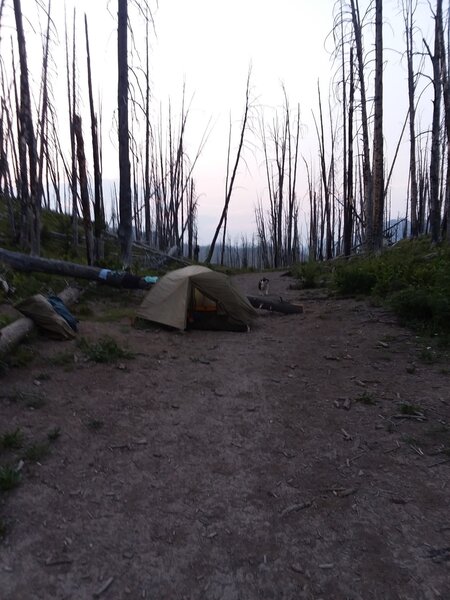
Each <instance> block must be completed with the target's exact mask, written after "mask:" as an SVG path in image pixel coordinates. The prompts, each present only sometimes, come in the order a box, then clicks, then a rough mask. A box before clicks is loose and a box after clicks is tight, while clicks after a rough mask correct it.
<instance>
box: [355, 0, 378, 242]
mask: <svg viewBox="0 0 450 600" xmlns="http://www.w3.org/2000/svg"><path fill="white" fill-rule="evenodd" d="M350 9H351V20H352V28H353V37H354V45H355V48H356V63H357V72H358V83H359V93H360V100H361V127H362V143H363V158H362V162H363V165H362V175H363V190H364V197H363V206H364V213H365V217H366V218H365V237H366V240H367V243H368V244H369V245H370V241H369V240H371V239H372V237H373V199H372V170H371V165H370V147H369V119H368V114H367V92H366V77H365V61H364V48H363V37H362V28H363V24H362V21H361V18H360V12H359V3H358V0H350Z"/></svg>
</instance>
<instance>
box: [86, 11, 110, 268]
mask: <svg viewBox="0 0 450 600" xmlns="http://www.w3.org/2000/svg"><path fill="white" fill-rule="evenodd" d="M84 29H85V34H86V61H87V74H88V91H89V109H90V113H91V136H92V154H93V163H94V262H95V263H98V261H99V260H103V258H104V249H103V239H102V238H103V230H104V227H105V224H104V222H103V215H104V209H103V192H102V173H101V168H100V152H99V144H98V124H97V115H96V114H95V108H94V97H93V93H92V74H91V54H90V51H89V33H88V23H87V17H86V15H84Z"/></svg>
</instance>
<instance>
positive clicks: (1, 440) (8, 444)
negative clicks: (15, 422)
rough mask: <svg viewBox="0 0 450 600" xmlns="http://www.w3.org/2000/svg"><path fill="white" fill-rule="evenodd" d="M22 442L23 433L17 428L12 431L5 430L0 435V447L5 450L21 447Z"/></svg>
mask: <svg viewBox="0 0 450 600" xmlns="http://www.w3.org/2000/svg"><path fill="white" fill-rule="evenodd" d="M22 443H23V433H22V431H21V430H20V429H19V427H18V428H17V429H15V430H14V431H6V432H5V433H3V434H2V435H0V448H3V449H5V450H11V449H17V448H21V447H22Z"/></svg>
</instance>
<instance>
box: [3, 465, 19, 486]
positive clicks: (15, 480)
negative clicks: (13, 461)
mask: <svg viewBox="0 0 450 600" xmlns="http://www.w3.org/2000/svg"><path fill="white" fill-rule="evenodd" d="M19 483H20V473H19V472H18V471H16V469H14V468H13V467H10V466H8V467H0V491H1V492H9V491H10V490H13V489H14V488H15V487H17V486H18V485H19Z"/></svg>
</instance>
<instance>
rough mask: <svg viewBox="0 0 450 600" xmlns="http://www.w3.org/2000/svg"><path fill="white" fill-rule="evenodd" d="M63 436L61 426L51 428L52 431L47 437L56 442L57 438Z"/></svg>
mask: <svg viewBox="0 0 450 600" xmlns="http://www.w3.org/2000/svg"><path fill="white" fill-rule="evenodd" d="M60 436H61V428H60V427H53V429H50V431H49V432H48V433H47V439H48V441H49V442H56V440H57V439H58V438H59V437H60Z"/></svg>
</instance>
